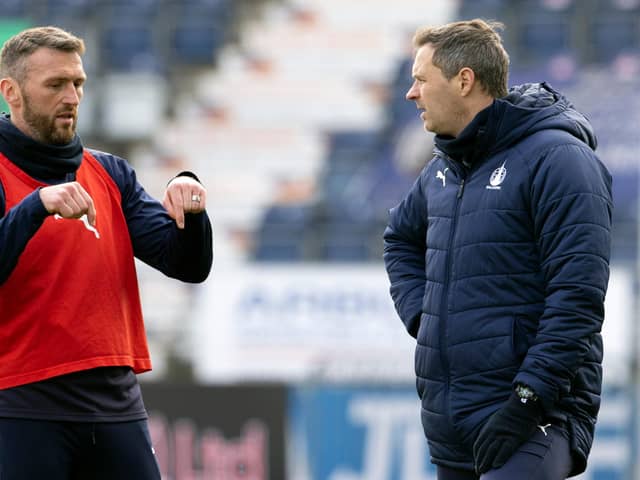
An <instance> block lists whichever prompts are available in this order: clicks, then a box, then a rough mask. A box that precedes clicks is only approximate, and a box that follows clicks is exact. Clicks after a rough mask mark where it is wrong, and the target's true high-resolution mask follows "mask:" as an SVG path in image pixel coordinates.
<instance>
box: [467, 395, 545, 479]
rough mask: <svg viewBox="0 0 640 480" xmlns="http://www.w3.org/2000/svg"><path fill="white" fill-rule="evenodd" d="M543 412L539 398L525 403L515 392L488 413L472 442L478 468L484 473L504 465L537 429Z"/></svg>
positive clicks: (479, 471) (478, 470) (477, 469)
mask: <svg viewBox="0 0 640 480" xmlns="http://www.w3.org/2000/svg"><path fill="white" fill-rule="evenodd" d="M542 415H543V412H542V406H541V405H540V401H539V400H528V401H527V402H526V403H522V400H521V399H520V397H518V395H517V394H516V393H515V392H513V393H512V394H511V396H510V397H509V400H508V401H507V403H505V404H504V406H503V407H502V408H500V410H498V411H497V412H496V413H494V414H493V415H492V416H491V417H489V419H488V420H487V423H485V425H484V427H482V429H481V430H480V433H479V434H478V438H477V439H476V441H475V443H474V444H473V458H474V460H475V464H476V471H477V472H478V473H485V472H487V471H489V470H491V469H494V468H500V467H501V466H502V465H504V464H505V463H506V462H507V460H509V458H511V455H513V454H514V453H515V452H516V450H517V449H518V448H519V447H520V445H522V444H523V443H525V442H526V441H527V440H529V439H530V438H531V436H532V435H533V434H534V433H535V431H536V428H537V427H538V425H540V422H541V420H542Z"/></svg>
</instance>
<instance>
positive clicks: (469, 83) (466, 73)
mask: <svg viewBox="0 0 640 480" xmlns="http://www.w3.org/2000/svg"><path fill="white" fill-rule="evenodd" d="M458 82H459V85H460V95H462V96H463V97H466V96H467V95H469V94H470V93H471V90H473V86H474V85H475V83H476V74H475V72H474V71H473V70H471V69H470V68H469V67H464V68H462V69H461V70H460V71H459V72H458Z"/></svg>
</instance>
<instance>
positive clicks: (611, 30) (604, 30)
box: [590, 11, 640, 63]
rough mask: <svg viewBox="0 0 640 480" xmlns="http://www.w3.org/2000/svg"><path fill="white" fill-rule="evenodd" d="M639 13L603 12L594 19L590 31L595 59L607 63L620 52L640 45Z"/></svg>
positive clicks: (593, 58)
mask: <svg viewBox="0 0 640 480" xmlns="http://www.w3.org/2000/svg"><path fill="white" fill-rule="evenodd" d="M639 29H640V22H639V17H638V15H632V14H627V13H624V12H619V11H618V12H608V13H604V12H603V13H602V14H601V15H598V16H597V17H595V18H594V19H593V22H592V25H591V28H590V31H591V39H590V40H591V42H592V47H593V48H592V52H593V57H592V58H591V60H594V61H596V62H598V63H606V62H609V61H610V60H612V59H613V57H615V56H616V55H618V54H619V53H622V52H625V51H632V50H635V49H637V48H638V47H639V46H640V41H639Z"/></svg>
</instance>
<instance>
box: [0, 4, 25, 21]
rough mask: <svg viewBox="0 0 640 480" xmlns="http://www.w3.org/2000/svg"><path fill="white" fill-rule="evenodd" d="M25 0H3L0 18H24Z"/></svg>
mask: <svg viewBox="0 0 640 480" xmlns="http://www.w3.org/2000/svg"><path fill="white" fill-rule="evenodd" d="M28 13H29V12H28V9H27V2H26V0H4V1H3V2H2V7H0V18H1V19H6V18H25V17H27V16H28Z"/></svg>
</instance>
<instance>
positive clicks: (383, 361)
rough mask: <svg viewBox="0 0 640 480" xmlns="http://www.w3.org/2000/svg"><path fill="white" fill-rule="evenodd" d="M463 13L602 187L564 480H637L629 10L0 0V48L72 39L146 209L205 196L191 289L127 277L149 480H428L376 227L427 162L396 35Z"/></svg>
mask: <svg viewBox="0 0 640 480" xmlns="http://www.w3.org/2000/svg"><path fill="white" fill-rule="evenodd" d="M474 17H483V18H485V19H498V20H501V21H503V22H504V23H505V24H506V30H505V31H504V32H503V37H504V41H505V44H506V47H507V49H508V51H509V52H510V55H511V60H512V70H511V79H510V84H511V85H513V84H518V83H523V82H527V81H533V82H537V81H547V82H549V83H550V84H551V85H553V86H554V87H555V88H557V89H559V90H561V91H563V92H564V93H565V94H566V95H567V96H568V97H569V98H570V99H571V100H572V101H573V103H574V104H575V105H576V106H577V107H578V109H579V110H581V111H583V112H584V113H586V114H587V116H588V117H589V118H590V120H591V121H592V123H593V125H594V127H595V130H596V133H597V135H598V139H599V147H598V153H599V155H600V157H601V158H602V160H603V161H604V162H605V163H606V164H607V165H608V167H609V169H610V170H611V172H612V173H613V176H614V200H615V217H614V242H613V252H612V270H611V282H610V287H609V293H608V296H607V305H606V309H607V311H606V321H605V325H604V330H603V334H604V340H605V366H604V369H605V385H604V392H603V404H602V410H601V414H600V418H599V423H598V425H597V432H596V441H595V444H594V447H593V452H592V455H591V458H590V464H589V469H588V471H587V472H586V473H585V474H584V475H582V476H581V477H580V479H582V480H614V479H616V480H617V479H625V480H631V479H635V480H637V479H640V468H639V462H640V460H638V459H639V458H640V455H639V453H640V451H639V447H638V431H639V429H638V405H639V402H638V397H639V395H638V385H639V381H638V379H639V377H638V368H637V365H638V357H639V355H638V345H639V342H640V335H638V331H639V328H638V321H637V311H638V269H637V264H638V208H637V207H638V200H639V199H638V182H639V175H638V171H639V168H640V159H639V158H638V154H639V153H640V135H639V133H638V131H639V129H640V122H639V117H640V94H639V93H638V87H639V86H640V75H639V74H640V0H581V1H577V0H464V1H463V0H395V1H393V2H391V1H387V0H367V1H364V0H182V1H181V0H112V1H109V0H0V43H2V42H3V41H4V40H5V39H6V38H7V37H9V36H10V35H12V34H14V33H16V32H18V31H20V30H21V29H23V28H25V27H28V26H32V25H43V24H54V25H58V26H61V27H63V28H66V29H68V30H70V31H72V32H73V33H75V34H77V35H79V36H81V37H83V38H84V40H85V42H86V45H87V53H86V55H85V59H84V61H85V69H86V71H87V74H88V76H89V80H88V82H87V84H86V88H85V98H84V100H83V104H82V106H81V109H80V134H81V136H82V137H83V141H84V144H85V145H87V146H91V147H94V148H98V149H104V150H107V151H110V152H112V153H115V154H117V155H120V156H122V157H124V158H126V159H128V160H129V161H130V163H132V164H133V165H134V167H135V168H136V170H137V172H138V175H139V178H140V180H141V182H142V183H143V185H145V187H146V188H147V190H148V191H150V192H151V193H152V194H154V195H155V196H156V197H161V195H162V191H163V189H164V186H165V185H166V182H167V181H168V180H169V179H170V178H172V177H173V175H175V174H176V173H177V172H178V171H180V170H192V171H194V172H196V173H197V174H198V175H199V177H200V179H201V180H202V182H203V183H204V184H205V186H206V187H207V189H208V211H209V215H210V216H211V218H212V221H213V225H214V231H215V235H214V236H215V239H214V243H215V247H214V250H215V260H214V268H213V272H212V275H211V276H210V278H209V279H208V280H207V282H206V283H204V284H202V285H197V286H192V285H187V284H182V283H179V282H176V281H173V280H169V279H166V278H164V277H163V276H162V275H161V274H159V273H157V272H155V271H153V270H151V269H150V268H148V267H147V266H145V265H143V264H141V263H140V264H138V271H139V276H140V283H141V290H142V295H143V308H144V310H145V314H146V315H145V317H146V325H147V331H148V335H149V341H150V347H151V350H152V357H153V360H154V371H153V372H152V373H149V374H145V375H142V376H141V377H140V380H141V381H142V382H143V393H144V397H145V402H146V405H147V407H148V410H149V411H150V425H151V430H152V436H153V439H154V443H155V448H156V452H157V456H158V460H159V463H160V466H161V470H162V473H163V478H165V479H170V480H205V479H206V480H231V479H243V480H263V479H264V480H266V479H270V480H285V479H290V480H433V479H435V476H434V470H433V468H432V466H431V465H430V464H429V462H428V454H427V447H426V442H425V440H424V438H423V434H422V429H421V426H420V419H419V402H418V399H417V396H416V394H415V389H414V375H413V342H412V340H411V338H410V337H409V336H408V335H407V334H406V333H405V331H404V328H403V326H402V324H401V322H400V320H399V319H398V318H397V316H396V314H395V313H394V310H393V305H392V302H391V300H390V299H389V295H388V281H387V278H386V274H385V272H384V267H383V264H382V258H381V255H382V232H383V230H384V227H385V225H386V220H387V211H388V209H389V208H390V207H392V206H394V205H395V204H396V203H397V202H398V201H399V200H400V199H401V197H402V195H403V194H404V193H405V192H406V191H407V190H408V188H409V187H410V185H411V184H412V183H413V180H414V179H415V177H416V176H417V174H418V172H419V171H420V169H421V168H422V166H423V165H424V163H425V162H426V161H427V160H428V159H429V158H430V152H431V149H432V146H433V144H432V139H431V137H430V136H429V134H427V133H426V132H424V131H423V129H422V122H421V121H420V119H419V118H418V116H417V114H416V110H415V106H414V105H413V104H412V103H409V102H407V101H406V100H405V99H404V95H405V92H406V91H407V89H408V88H409V86H410V84H411V64H412V58H411V55H412V51H411V37H412V35H413V33H414V31H415V29H416V27H418V26H422V25H425V24H439V23H445V22H448V21H452V20H456V19H470V18H474ZM3 108H5V106H3Z"/></svg>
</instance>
